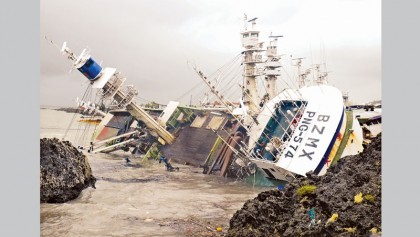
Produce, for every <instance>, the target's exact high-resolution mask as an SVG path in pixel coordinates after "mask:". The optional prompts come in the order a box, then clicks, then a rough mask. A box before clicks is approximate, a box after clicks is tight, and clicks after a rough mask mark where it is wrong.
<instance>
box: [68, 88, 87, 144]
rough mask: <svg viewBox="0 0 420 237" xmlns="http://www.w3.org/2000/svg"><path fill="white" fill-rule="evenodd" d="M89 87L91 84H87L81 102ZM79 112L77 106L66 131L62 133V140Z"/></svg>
mask: <svg viewBox="0 0 420 237" xmlns="http://www.w3.org/2000/svg"><path fill="white" fill-rule="evenodd" d="M90 86H91V84H89V85H88V87H87V88H86V90H85V93H84V94H83V97H82V100H83V98H84V97H85V95H86V93H87V91H88V89H89V87H90ZM79 110H80V108H79V106H78V108H77V111H76V113H74V114H73V117H72V119H71V121H70V124H69V126H68V127H67V129H66V132H65V133H64V136H63V138H62V140H64V138H65V137H66V136H67V133H68V131H69V130H70V127H71V125H72V124H73V122H74V119H75V117H76V115H77V113H78V112H79Z"/></svg>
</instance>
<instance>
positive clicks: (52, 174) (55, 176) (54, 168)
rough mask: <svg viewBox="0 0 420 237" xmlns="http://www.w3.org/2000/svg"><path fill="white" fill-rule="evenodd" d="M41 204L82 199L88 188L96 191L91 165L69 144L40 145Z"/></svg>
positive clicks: (45, 142) (45, 141) (48, 142)
mask: <svg viewBox="0 0 420 237" xmlns="http://www.w3.org/2000/svg"><path fill="white" fill-rule="evenodd" d="M40 148H41V159H40V194H41V203H43V202H48V203H63V202H67V201H70V200H73V199H75V198H77V197H78V196H79V194H80V193H81V192H82V190H83V189H85V188H87V187H93V188H95V182H96V178H95V177H93V175H92V170H91V168H90V165H89V162H88V160H87V159H86V157H85V155H83V153H82V152H80V151H79V150H77V148H75V147H74V146H72V145H71V143H70V142H68V141H60V140H58V139H57V138H53V139H49V138H42V139H41V141H40Z"/></svg>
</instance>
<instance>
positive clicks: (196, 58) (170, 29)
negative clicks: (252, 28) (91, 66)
mask: <svg viewBox="0 0 420 237" xmlns="http://www.w3.org/2000/svg"><path fill="white" fill-rule="evenodd" d="M40 5H41V9H40V10H41V12H40V13H41V14H40V15H41V19H40V23H41V33H40V36H41V37H42V40H41V45H40V47H41V59H40V60H41V82H40V89H41V98H40V102H41V105H57V106H58V105H70V106H72V105H74V102H73V101H74V99H75V98H76V97H81V96H82V94H83V93H84V90H85V88H86V85H87V83H88V81H87V80H86V79H85V78H84V77H83V75H81V74H80V73H79V72H78V71H77V70H74V71H72V72H71V73H69V70H70V63H69V61H68V60H67V59H66V58H64V57H63V56H62V55H61V54H60V53H59V51H58V50H57V49H56V48H55V47H54V46H52V45H51V44H50V43H49V42H47V41H46V40H44V39H43V37H44V36H47V37H49V38H50V39H52V40H53V41H54V42H55V43H56V44H57V45H59V46H61V44H62V43H63V42H64V41H67V43H68V46H69V48H70V49H71V50H72V51H73V52H75V53H76V54H79V53H80V52H81V50H82V49H83V48H85V47H86V46H88V47H89V49H90V50H91V54H92V56H93V58H95V59H96V60H97V61H98V62H101V61H103V63H102V66H104V67H107V66H108V67H115V68H117V69H118V70H119V71H120V72H121V73H122V74H123V75H124V76H125V77H127V82H126V83H127V84H133V85H135V86H136V87H137V89H139V97H140V98H144V99H147V100H150V101H157V102H159V103H163V104H166V103H167V102H168V101H169V100H174V99H177V98H179V97H180V95H182V94H184V93H185V92H186V91H188V89H190V88H191V87H192V86H193V85H195V84H197V83H199V81H200V79H199V78H198V77H197V76H196V74H195V73H194V72H193V70H192V68H191V66H188V65H187V61H190V62H192V63H194V64H196V65H197V66H198V67H199V68H200V69H202V71H203V72H207V73H212V72H214V71H215V70H216V69H217V68H219V67H220V66H222V65H223V63H225V62H227V61H229V60H230V59H232V58H234V57H235V56H236V55H237V54H238V53H240V52H241V50H242V48H241V44H240V37H239V32H240V30H241V29H242V18H243V14H244V13H247V15H248V17H249V18H252V17H258V20H257V25H258V27H259V29H260V30H261V37H260V39H261V40H263V41H267V36H268V35H269V34H270V32H271V31H272V32H273V33H274V34H282V35H283V36H284V37H283V38H281V39H279V44H278V48H279V51H280V53H281V54H288V55H290V54H291V55H293V57H306V61H305V62H304V66H306V67H309V66H310V64H311V63H322V62H323V61H324V59H325V61H326V65H327V69H328V71H331V73H330V74H329V80H330V83H331V84H333V85H335V86H337V87H338V88H339V89H341V90H342V91H346V92H349V95H350V97H351V98H350V99H351V100H353V101H355V102H359V103H363V102H368V101H371V100H377V99H380V98H381V1H380V0H360V1H359V0H319V1H314V0H306V1H303V0H283V1H279V0H266V1H264V0H259V1H248V0H246V1H244V0H229V1H226V0H212V1H204V0H178V1H174V0H172V1H171V0H137V1H135V0H62V1H57V0H41V1H40ZM284 64H285V66H288V65H287V64H288V62H284ZM289 68H290V69H288V70H290V74H291V75H293V73H295V72H293V70H295V68H294V67H289ZM188 100H189V98H188V97H187V98H183V100H182V101H181V102H182V103H188Z"/></svg>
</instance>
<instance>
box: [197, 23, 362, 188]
mask: <svg viewBox="0 0 420 237" xmlns="http://www.w3.org/2000/svg"><path fill="white" fill-rule="evenodd" d="M256 20H257V18H253V19H251V20H247V16H246V15H245V17H244V30H243V31H242V32H241V39H242V46H243V47H244V51H243V53H242V54H243V55H244V56H243V63H242V64H243V82H244V84H243V96H242V98H241V102H242V103H241V104H242V106H241V108H238V109H239V113H235V115H236V116H238V117H239V123H240V125H241V127H242V128H243V129H242V130H241V131H242V132H243V133H244V135H245V136H244V139H243V141H244V142H242V139H241V140H239V141H238V146H237V148H234V147H233V146H232V145H231V144H230V145H229V147H230V148H231V149H235V152H234V154H235V156H236V158H237V159H236V161H238V159H240V160H242V162H232V164H233V165H237V164H241V165H243V166H247V165H248V166H249V165H250V164H253V165H256V166H257V167H258V168H259V169H260V170H262V171H263V172H262V173H263V174H264V176H265V177H266V178H268V179H275V180H284V181H290V180H292V179H293V178H295V177H296V175H302V176H305V174H306V173H307V172H310V171H312V172H314V173H315V174H318V175H323V174H325V172H326V171H327V169H328V168H329V167H330V166H331V165H332V164H334V163H335V162H336V161H337V160H338V159H340V158H341V157H344V156H347V155H353V154H357V153H359V152H361V151H362V150H363V146H362V142H363V135H362V129H361V127H360V125H359V123H358V121H357V120H356V119H355V116H354V114H353V113H352V111H347V110H346V109H345V106H344V102H343V95H342V93H341V91H340V90H339V89H337V88H335V87H333V86H330V85H327V80H326V76H327V73H321V72H320V67H319V66H316V67H315V68H314V71H315V73H316V74H317V76H316V79H314V80H312V81H310V80H308V79H307V76H308V74H310V73H312V71H311V70H309V69H308V70H305V71H303V72H302V70H301V63H302V58H297V59H295V60H297V63H296V66H297V67H298V78H297V81H298V85H299V86H298V88H293V87H285V88H284V89H283V90H282V91H280V93H277V92H276V88H275V85H276V81H277V77H279V76H280V70H279V69H280V68H281V64H280V59H281V57H280V56H279V55H278V54H277V39H278V38H279V37H282V36H273V35H271V36H270V38H272V39H273V40H272V41H270V44H269V45H268V47H267V49H266V50H265V49H263V48H262V45H263V44H262V43H261V42H259V33H260V32H259V31H258V30H257V29H256ZM249 22H251V23H252V26H251V28H250V29H249V28H248V27H247V24H248V23H249ZM264 51H265V52H266V59H265V60H264V58H263V55H262V52H264ZM260 64H263V65H264V67H263V68H261V67H259V66H258V65H260ZM198 74H199V76H200V78H201V79H202V80H203V81H205V82H206V84H207V85H208V86H209V87H210V88H211V89H212V90H211V91H212V92H213V93H214V94H216V95H217V96H218V98H219V99H220V100H221V101H223V100H224V98H223V95H220V94H219V93H218V91H219V89H217V88H214V86H213V85H212V84H211V82H210V81H209V80H208V79H207V78H206V77H205V76H203V75H202V73H201V71H200V72H199V73H198ZM261 76H264V77H265V88H264V89H265V92H266V93H265V94H264V95H262V96H260V95H259V94H260V93H259V91H258V89H257V78H259V77H261ZM241 111H242V112H241ZM236 112H238V110H236ZM233 160H234V159H233ZM249 161H250V162H249Z"/></svg>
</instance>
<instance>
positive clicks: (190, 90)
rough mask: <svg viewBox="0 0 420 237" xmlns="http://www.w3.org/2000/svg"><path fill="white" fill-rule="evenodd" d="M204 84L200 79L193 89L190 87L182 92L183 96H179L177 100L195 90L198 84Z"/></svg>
mask: <svg viewBox="0 0 420 237" xmlns="http://www.w3.org/2000/svg"><path fill="white" fill-rule="evenodd" d="M201 84H202V82H201V81H199V82H198V83H197V84H195V85H194V86H193V87H192V88H191V89H189V90H188V91H187V92H185V93H184V94H182V95H181V96H179V97H178V98H177V99H176V100H177V101H178V100H180V99H182V98H184V96H186V95H187V94H189V93H190V92H192V91H193V90H195V89H196V88H198V86H200V85H201Z"/></svg>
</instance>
